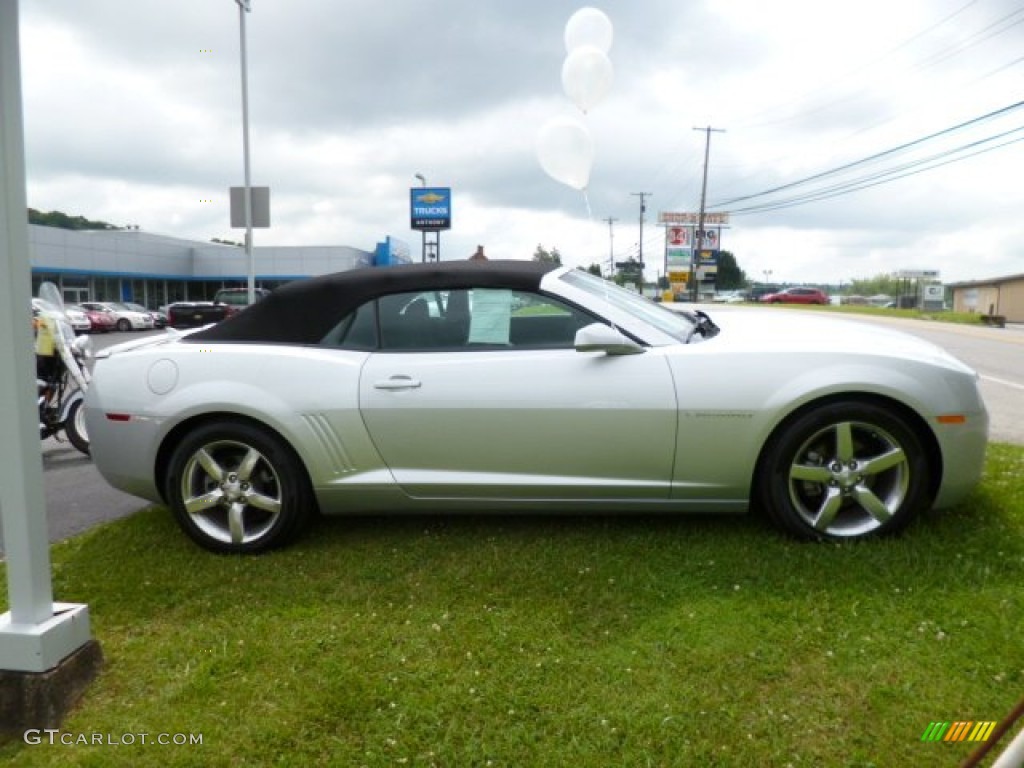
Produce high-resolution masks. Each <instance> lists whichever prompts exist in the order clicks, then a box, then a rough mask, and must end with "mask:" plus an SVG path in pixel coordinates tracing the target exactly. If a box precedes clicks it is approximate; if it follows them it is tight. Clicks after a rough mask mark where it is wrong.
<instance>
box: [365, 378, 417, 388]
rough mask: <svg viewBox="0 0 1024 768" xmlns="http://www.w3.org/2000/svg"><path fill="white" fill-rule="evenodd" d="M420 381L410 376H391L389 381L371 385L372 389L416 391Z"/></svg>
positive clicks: (385, 380)
mask: <svg viewBox="0 0 1024 768" xmlns="http://www.w3.org/2000/svg"><path fill="white" fill-rule="evenodd" d="M420 383H421V382H420V381H419V380H417V379H414V378H412V377H411V376H392V377H391V378H390V379H384V380H383V381H378V382H377V383H375V384H374V385H373V388H374V389H387V390H391V391H395V390H399V389H418V388H419V387H420Z"/></svg>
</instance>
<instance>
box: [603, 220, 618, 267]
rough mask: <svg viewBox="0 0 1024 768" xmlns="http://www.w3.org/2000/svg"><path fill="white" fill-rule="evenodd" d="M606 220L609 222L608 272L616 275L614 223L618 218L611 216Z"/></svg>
mask: <svg viewBox="0 0 1024 768" xmlns="http://www.w3.org/2000/svg"><path fill="white" fill-rule="evenodd" d="M604 221H607V222H608V274H609V276H612V277H614V276H615V234H614V232H612V224H614V223H615V222H616V221H618V219H613V218H612V217H611V216H609V217H608V218H607V219H604Z"/></svg>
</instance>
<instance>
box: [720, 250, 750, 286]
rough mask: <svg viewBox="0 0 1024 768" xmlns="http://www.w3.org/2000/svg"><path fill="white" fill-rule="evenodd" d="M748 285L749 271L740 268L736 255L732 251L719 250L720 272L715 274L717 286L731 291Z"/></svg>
mask: <svg viewBox="0 0 1024 768" xmlns="http://www.w3.org/2000/svg"><path fill="white" fill-rule="evenodd" d="M746 287H747V273H746V272H744V271H743V270H742V269H740V267H739V264H737V263H736V257H735V256H733V255H732V252H731V251H719V252H718V274H717V275H716V276H715V288H716V289H717V290H719V291H729V290H735V289H739V288H746Z"/></svg>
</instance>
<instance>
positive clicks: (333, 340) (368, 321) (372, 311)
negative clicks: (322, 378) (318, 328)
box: [320, 301, 377, 351]
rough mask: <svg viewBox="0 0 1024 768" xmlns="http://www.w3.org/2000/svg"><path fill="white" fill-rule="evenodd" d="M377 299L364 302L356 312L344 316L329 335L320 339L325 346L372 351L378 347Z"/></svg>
mask: <svg viewBox="0 0 1024 768" xmlns="http://www.w3.org/2000/svg"><path fill="white" fill-rule="evenodd" d="M376 304H377V302H375V301H370V302H367V303H366V304H363V305H362V306H361V307H359V309H357V310H356V311H355V312H351V313H350V314H348V315H346V316H345V317H344V318H342V320H341V322H340V323H338V324H337V325H336V326H334V328H332V329H331V330H330V331H328V332H327V335H326V336H324V337H323V338H322V339H321V340H320V345H321V346H324V347H340V348H341V349H356V350H361V351H370V350H374V349H376V348H377V319H376V317H375V315H376Z"/></svg>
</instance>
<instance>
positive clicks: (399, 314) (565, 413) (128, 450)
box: [85, 261, 988, 552]
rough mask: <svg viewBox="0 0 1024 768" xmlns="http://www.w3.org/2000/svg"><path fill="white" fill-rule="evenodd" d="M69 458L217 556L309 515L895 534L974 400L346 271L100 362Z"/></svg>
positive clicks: (735, 333)
mask: <svg viewBox="0 0 1024 768" xmlns="http://www.w3.org/2000/svg"><path fill="white" fill-rule="evenodd" d="M85 407H86V424H87V428H88V431H89V435H90V439H91V441H92V455H93V457H94V459H95V462H96V466H97V467H98V468H99V471H100V472H101V473H102V474H103V476H104V477H105V478H106V479H107V480H108V481H109V482H110V483H111V484H112V485H114V486H116V487H117V488H119V489H121V490H124V491H127V492H128V493H131V494H135V495H137V496H140V497H143V498H145V499H150V500H152V501H155V502H160V503H162V504H165V505H166V506H168V507H169V508H170V509H171V510H172V511H173V514H174V516H175V517H176V518H177V521H178V523H179V524H180V525H181V527H182V528H183V529H184V531H185V532H186V533H187V534H188V535H189V536H191V537H192V538H193V539H194V540H195V541H196V542H198V543H199V544H200V545H202V546H204V547H207V548H209V549H211V550H216V551H227V552H255V551H260V550H264V549H267V548H269V547H273V546H277V545H281V544H283V543H285V542H287V541H288V540H289V539H291V538H292V537H293V536H294V535H295V534H296V533H297V532H299V531H300V530H301V529H302V527H303V524H304V523H305V522H306V521H307V520H308V518H309V517H310V516H311V515H313V514H315V513H317V512H321V513H325V514H360V513H377V512H418V511H431V512H438V511H443V512H457V511H474V512H481V511H484V512H499V513H510V512H515V511H520V510H522V511H531V512H536V511H560V512H642V513H650V512H688V511H694V512H722V513H736V512H744V511H746V510H748V509H752V508H753V509H759V510H763V511H764V512H765V513H767V515H768V516H769V517H770V518H771V519H772V520H773V521H774V522H775V523H776V524H777V525H779V526H781V527H782V528H783V529H785V530H787V531H789V532H790V533H792V534H794V535H796V536H798V537H801V538H812V539H815V538H816V539H851V538H858V537H864V536H869V535H874V534H881V533H888V532H894V531H897V530H899V529H901V528H903V527H904V526H906V525H907V523H908V522H910V520H911V519H912V518H913V517H914V516H915V515H916V514H918V513H920V512H922V511H924V510H927V509H929V508H932V507H936V508H941V507H947V506H949V505H952V504H955V503H956V502H958V501H959V500H961V499H962V498H963V497H964V496H965V494H967V493H968V491H969V490H970V489H971V488H972V487H973V486H974V485H975V483H976V482H977V480H978V478H979V476H980V473H981V468H982V463H983V459H984V452H985V445H986V439H987V430H988V416H987V414H986V411H985V407H984V405H983V403H982V400H981V397H980V395H979V392H978V387H977V377H976V375H975V374H974V373H973V372H972V371H971V370H970V369H968V368H967V367H965V366H964V365H963V364H962V363H960V362H958V361H957V360H956V359H954V358H952V357H951V356H949V355H948V354H946V353H945V352H943V351H942V350H940V349H939V348H937V347H935V346H932V345H930V344H927V343H924V342H922V341H918V340H917V339H914V338H912V337H909V336H906V335H903V334H898V333H894V332H890V331H886V330H881V329H879V328H876V327H868V326H864V325H859V324H856V323H849V322H844V321H839V320H834V319H830V318H827V317H825V316H809V315H805V314H802V313H789V312H780V311H773V310H767V309H733V310H732V311H729V310H725V311H723V312H721V317H716V318H714V320H712V318H711V317H709V316H708V315H706V314H704V313H702V312H696V311H695V312H686V311H684V312H676V311H672V310H670V309H667V308H665V307H662V306H660V305H658V304H655V303H652V302H650V301H648V300H647V299H644V298H642V297H639V296H637V295H636V294H634V293H630V292H627V291H625V290H622V289H620V288H618V287H616V286H615V285H613V284H611V283H609V282H607V281H605V280H603V279H601V278H599V277H595V276H594V275H592V274H588V273H586V272H583V271H580V270H576V269H568V268H562V267H557V268H556V267H552V266H551V265H544V264H539V263H534V262H526V261H522V262H512V261H506V262H500V261H492V262H478V261H465V262H442V263H439V264H416V265H410V266H399V267H384V268H370V269H359V270H354V271H350V272H345V273H340V274H335V275H327V276H323V277H317V278H311V279H308V280H302V281H297V282H293V283H290V284H288V285H285V286H284V287H282V288H279V289H278V290H276V291H274V292H273V293H272V294H271V295H270V296H269V297H267V298H266V299H264V300H263V301H261V302H259V303H258V304H256V305H254V306H252V307H249V308H248V309H246V310H245V311H244V312H241V313H239V314H237V315H235V316H233V317H231V318H228V319H227V320H224V321H222V322H220V323H218V324H217V325H213V326H209V327H207V328H204V329H202V330H199V331H192V332H188V333H185V334H182V333H178V332H169V333H168V334H167V335H166V336H156V337H150V338H148V339H140V340H137V341H135V342H129V343H127V344H122V345H119V346H117V347H113V348H111V349H110V350H107V351H106V352H101V353H100V355H99V359H98V360H97V363H96V368H95V371H94V378H93V382H92V386H91V387H90V389H89V392H88V394H87V396H86V404H85Z"/></svg>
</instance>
